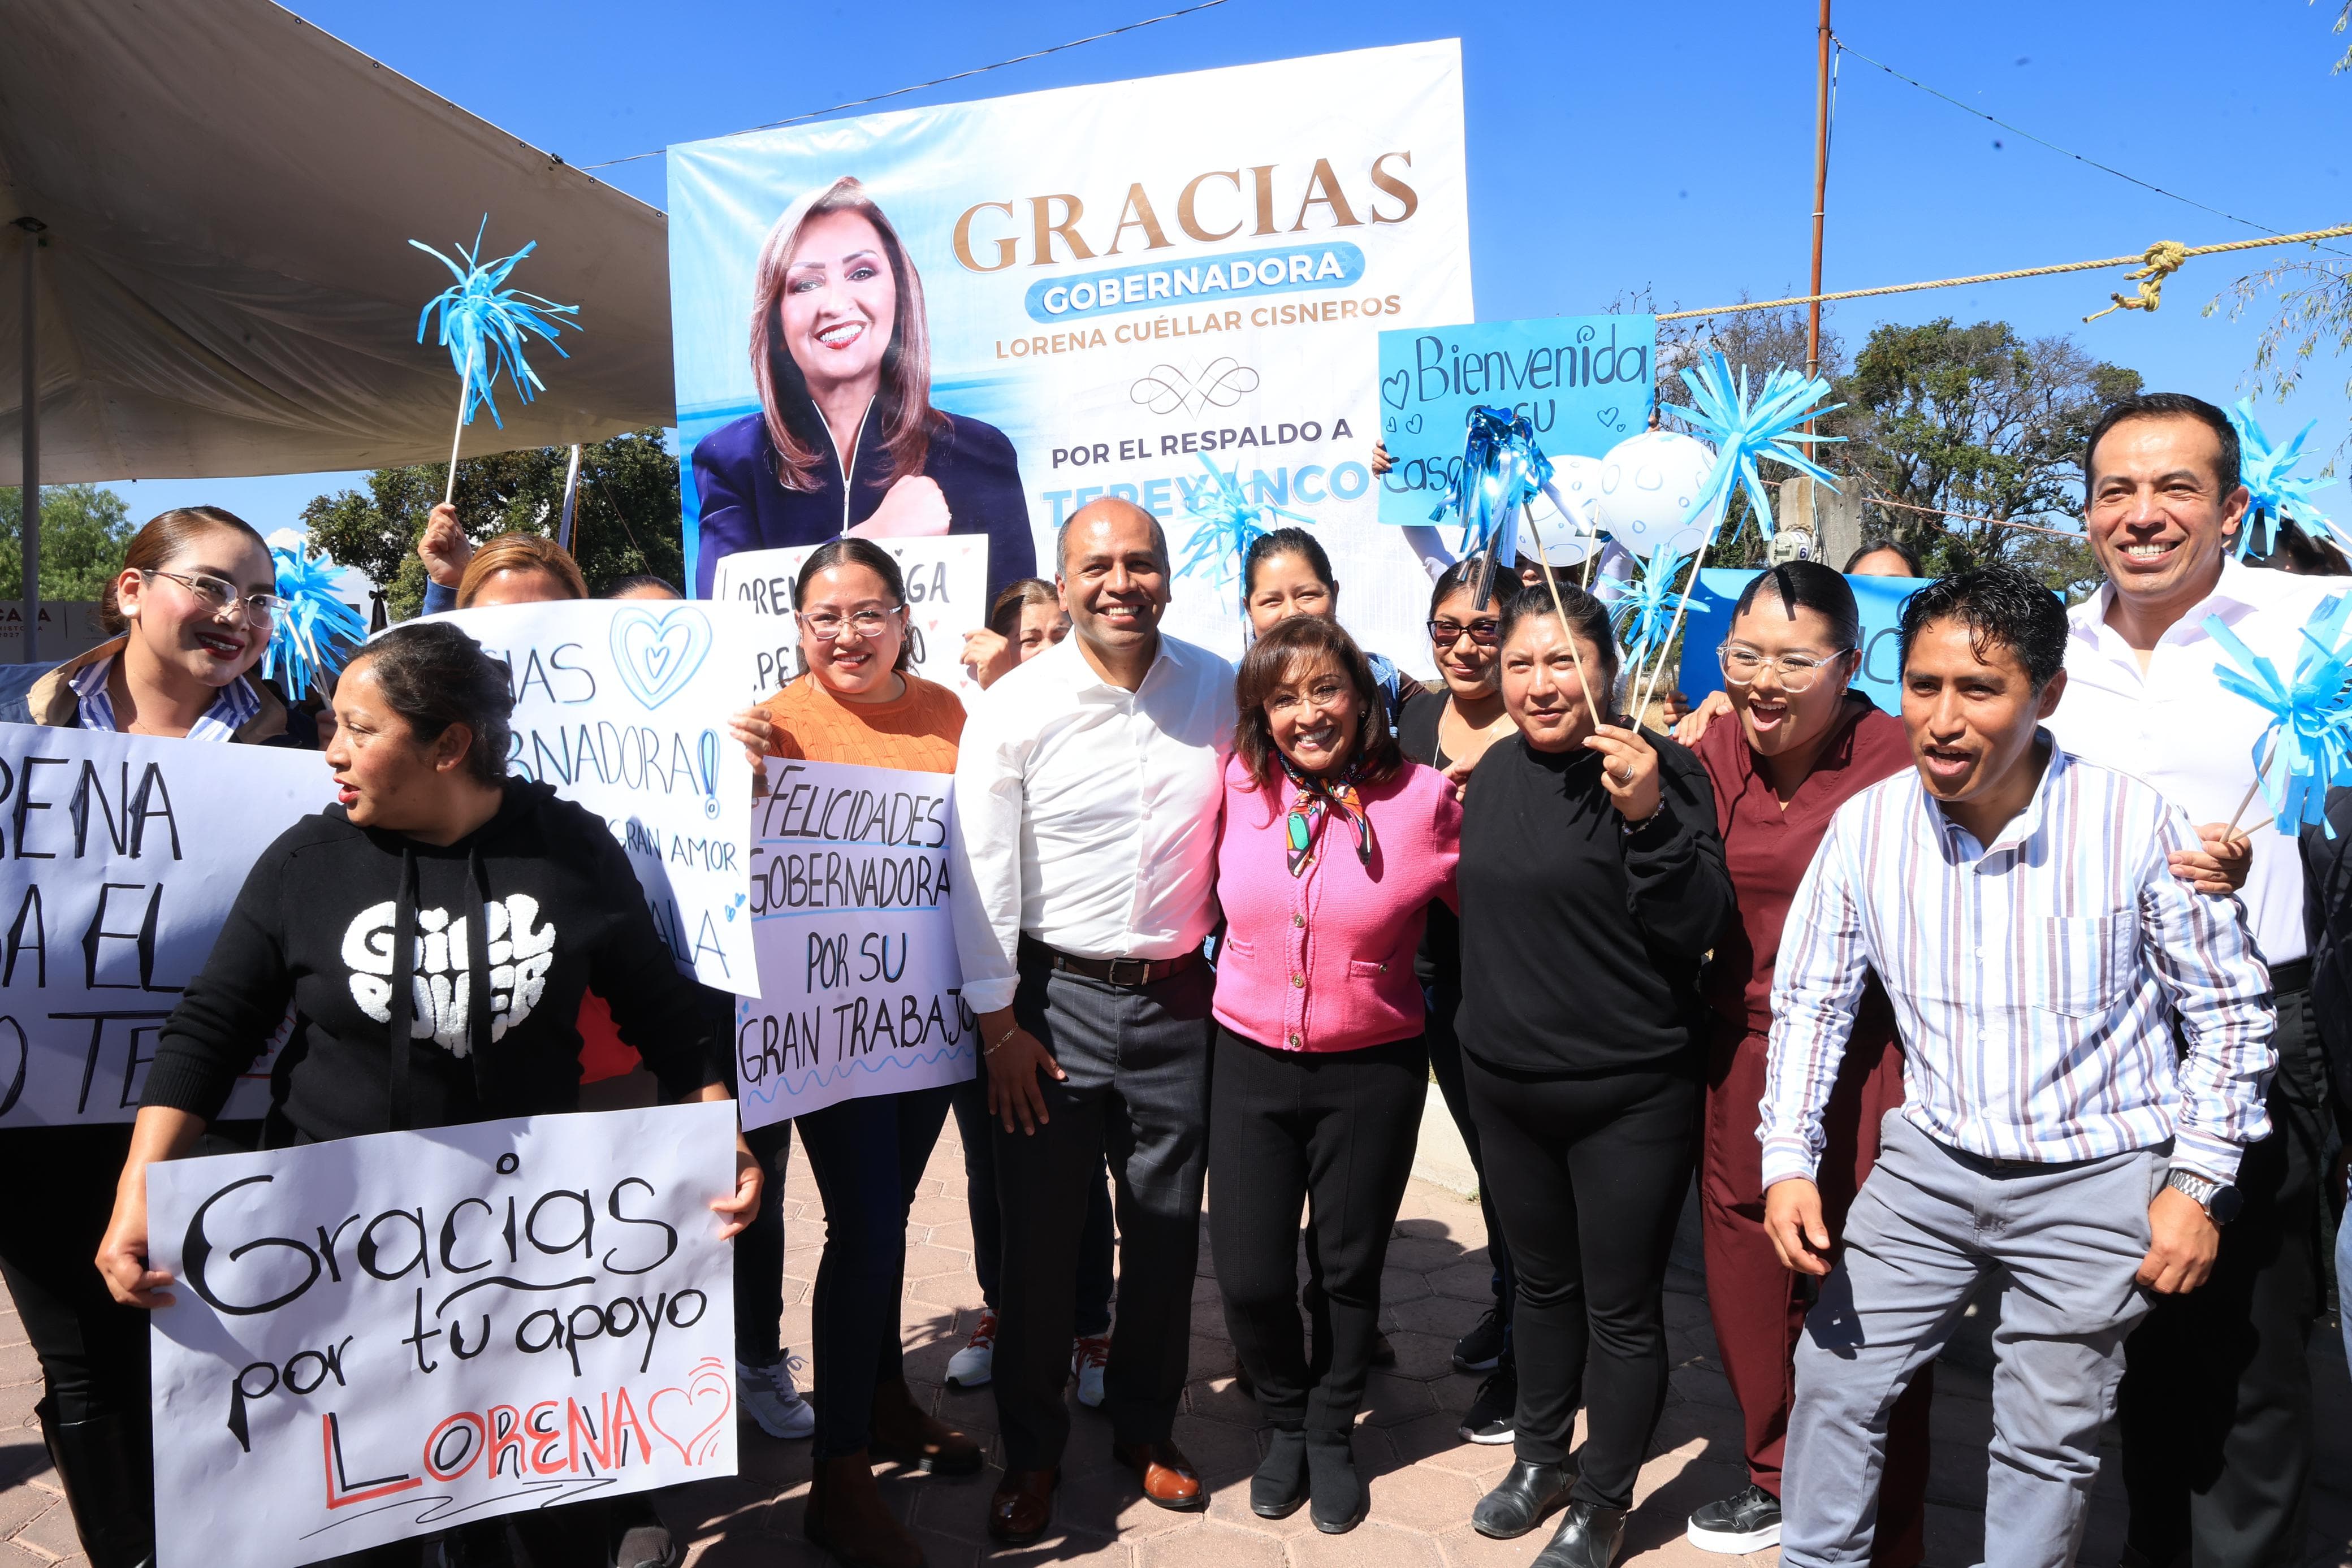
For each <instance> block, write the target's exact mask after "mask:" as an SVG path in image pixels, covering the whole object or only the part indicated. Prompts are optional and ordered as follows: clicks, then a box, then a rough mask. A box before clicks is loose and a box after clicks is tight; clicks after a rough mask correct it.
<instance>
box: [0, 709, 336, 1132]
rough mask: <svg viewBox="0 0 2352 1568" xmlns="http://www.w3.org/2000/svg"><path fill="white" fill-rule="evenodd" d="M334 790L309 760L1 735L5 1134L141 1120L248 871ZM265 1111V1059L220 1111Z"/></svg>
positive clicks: (21, 728) (212, 747) (137, 741)
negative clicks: (166, 1045) (168, 1022)
mask: <svg viewBox="0 0 2352 1568" xmlns="http://www.w3.org/2000/svg"><path fill="white" fill-rule="evenodd" d="M334 793H335V789H334V782H333V779H332V778H331V776H330V774H329V772H328V769H327V767H326V765H325V763H323V762H322V761H320V758H318V756H317V755H316V754H315V753H311V752H303V751H286V750H279V749H277V748H275V747H258V746H227V745H222V744H219V743H217V742H210V741H201V740H159V739H154V738H151V737H146V736H134V735H111V734H109V733H107V732H105V731H103V730H86V729H47V728H42V727H36V726H33V725H25V724H11V725H0V846H4V847H0V1128H6V1127H24V1126H54V1125H58V1124H64V1123H74V1122H127V1121H129V1120H131V1118H132V1117H133V1116H135V1115H137V1114H138V1112H139V1096H140V1093H141V1092H142V1090H143V1089H144V1088H145V1087H146V1081H147V1064H148V1062H149V1061H151V1060H152V1058H153V1056H154V1053H155V1038H156V1035H157V1034H158V1033H159V1032H160V1031H161V1030H162V1029H163V1020H164V1019H166V1018H168V1017H170V1016H171V1012H172V1009H173V1007H174V1006H175V1005H177V1003H178V1002H179V999H180V993H181V992H182V991H183V990H184V989H186V988H187V984H188V982H189V981H190V980H192V979H194V977H195V976H196V972H197V971H198V970H200V969H202V968H203V967H204V964H205V957H206V956H208V955H209V954H210V953H211V952H212V947H213V938H214V937H215V936H216V935H217V934H218V933H219V931H220V925H221V922H222V920H224V919H225V918H226V917H227V915H228V910H229V905H230V904H234V903H235V902H236V895H237V891H238V890H239V889H240V888H242V887H243V886H244V885H245V878H246V873H247V872H248V871H249V870H251V869H252V866H253V862H254V861H255V860H257V858H259V856H260V854H261V852H262V851H263V850H265V849H267V848H268V847H269V844H270V842H271V841H273V840H274V839H276V838H277V837H278V834H280V833H282V832H284V831H286V830H287V829H288V828H290V827H292V826H293V825H294V824H295V823H296V822H298V821H300V820H301V819H302V818H304V817H306V816H308V815H310V813H311V812H313V811H316V810H319V809H320V807H322V806H324V805H326V804H327V803H328V802H329V801H331V800H333V799H334ZM282 1039H283V1035H282V1032H281V1035H280V1040H282ZM276 1043H278V1042H273V1045H274V1044H276ZM268 1104H269V1061H268V1060H267V1059H265V1060H264V1061H260V1062H257V1064H256V1065H255V1068H254V1071H253V1075H252V1076H250V1077H248V1078H247V1080H246V1081H245V1082H243V1083H240V1084H239V1085H238V1087H237V1089H236V1092H234V1093H233V1094H232V1095H231V1097H230V1100H229V1103H228V1109H227V1111H226V1114H227V1115H229V1116H231V1117H249V1116H258V1115H260V1114H261V1113H262V1112H264V1111H265V1110H267V1109H268Z"/></svg>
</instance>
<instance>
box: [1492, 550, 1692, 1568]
mask: <svg viewBox="0 0 2352 1568" xmlns="http://www.w3.org/2000/svg"><path fill="white" fill-rule="evenodd" d="M1559 594H1560V599H1561V601H1564V604H1565V607H1566V610H1567V614H1566V617H1565V621H1566V622H1567V623H1566V624H1563V623H1562V622H1563V617H1562V616H1561V615H1560V614H1559V612H1558V611H1556V610H1555V609H1554V608H1553V599H1552V596H1551V594H1550V593H1549V592H1548V591H1545V590H1544V589H1541V588H1528V589H1522V590H1520V591H1518V592H1517V594H1515V595H1514V596H1513V597H1512V598H1511V599H1510V600H1509V601H1507V602H1506V603H1505V605H1504V607H1503V615H1502V625H1501V628H1500V631H1501V636H1502V645H1501V666H1502V688H1503V706H1504V707H1505V709H1506V710H1507V711H1508V712H1509V714H1510V716H1511V721H1512V722H1513V723H1514V724H1515V725H1517V727H1518V731H1519V733H1518V735H1517V737H1516V738H1513V739H1508V740H1498V741H1496V743H1495V744H1494V745H1492V746H1490V747H1487V749H1486V755H1485V756H1484V757H1482V758H1480V759H1479V762H1478V766H1477V768H1476V769H1475V771H1474V772H1473V773H1472V774H1471V776H1470V785H1469V789H1468V792H1467V794H1466V795H1465V797H1464V800H1463V819H1462V861H1461V866H1460V870H1459V872H1458V873H1457V878H1458V882H1459V884H1460V888H1461V893H1462V994H1463V998H1464V1000H1463V1003H1462V1011H1461V1015H1460V1021H1459V1024H1458V1026H1457V1027H1458V1031H1459V1033H1460V1035H1461V1040H1462V1075H1463V1079H1464V1081H1465V1087H1466V1088H1467V1089H1468V1091H1469V1100H1470V1114H1471V1117H1472V1118H1473V1120H1475V1122H1476V1124H1477V1126H1478V1145H1479V1152H1480V1155H1481V1156H1482V1158H1483V1161H1484V1165H1483V1167H1482V1168H1483V1173H1484V1176H1485V1180H1486V1183H1487V1185H1488V1186H1491V1188H1492V1189H1493V1194H1494V1202H1495V1212H1496V1215H1497V1217H1498V1218H1501V1220H1502V1222H1503V1234H1504V1235H1505V1237H1506V1238H1507V1239H1508V1240H1509V1242H1510V1247H1511V1262H1512V1266H1513V1268H1514V1269H1515V1270H1517V1291H1518V1300H1517V1303H1516V1305H1515V1307H1514V1310H1513V1312H1512V1318H1511V1341H1512V1348H1513V1349H1514V1350H1515V1351H1516V1352H1517V1356H1518V1367H1519V1387H1518V1411H1517V1416H1516V1418H1515V1421H1514V1426H1515V1427H1516V1433H1515V1441H1516V1442H1517V1448H1518V1458H1517V1462H1516V1463H1515V1464H1513V1465H1512V1467H1511V1469H1510V1470H1509V1472H1508V1473H1507V1475H1505V1476H1504V1478H1503V1479H1502V1480H1501V1481H1500V1482H1499V1483H1498V1484H1497V1485H1496V1487H1495V1489H1494V1490H1492V1491H1490V1492H1489V1493H1487V1495H1486V1499H1485V1500H1483V1501H1481V1502H1480V1503H1479V1504H1478V1507H1477V1510H1476V1511H1475V1513H1474V1514H1473V1515H1472V1518H1471V1523H1472V1524H1473V1526H1474V1527H1475V1528H1476V1530H1477V1531H1478V1532H1479V1533H1480V1534H1482V1535H1489V1536H1496V1537H1500V1538H1503V1539H1506V1540H1507V1539H1509V1538H1511V1537H1513V1536H1517V1535H1523V1534H1525V1533H1527V1532H1528V1531H1529V1530H1532V1529H1534V1528H1535V1525H1536V1523H1537V1521H1538V1520H1540V1519H1541V1518H1542V1517H1543V1515H1544V1514H1545V1513H1547V1512H1548V1511H1550V1510H1551V1509H1552V1508H1553V1507H1554V1506H1555V1505H1557V1504H1558V1503H1559V1502H1561V1501H1563V1500H1565V1501H1567V1503H1568V1505H1569V1507H1568V1513H1567V1516H1566V1517H1565V1518H1564V1519H1562V1520H1561V1521H1560V1525H1559V1530H1558V1531H1557V1532H1556V1533H1555V1534H1554V1535H1553V1537H1552V1539H1551V1542H1550V1543H1549V1545H1547V1546H1546V1547H1545V1548H1544V1550H1543V1551H1542V1552H1539V1553H1538V1555H1537V1557H1536V1563H1535V1568H1609V1565H1610V1563H1612V1562H1614V1561H1615V1559H1616V1556H1617V1552H1618V1548H1619V1547H1620V1545H1621V1544H1622V1538H1623V1532H1624V1526H1625V1515H1626V1512H1627V1511H1628V1510H1630V1509H1631V1507H1632V1506H1633V1480H1634V1476H1635V1474H1636V1472H1637V1471H1638V1470H1639V1469H1641V1464H1642V1459H1643V1456H1644V1454H1645V1453H1646V1452H1647V1450H1648V1446H1649V1441H1650V1435H1651V1432H1652V1431H1653V1429H1654V1428H1655V1427H1656V1426H1657V1421H1658V1414H1659V1411H1660V1410H1661V1409H1662V1408H1663V1407H1664V1404H1665V1397H1666V1337H1665V1322H1664V1297H1663V1294H1662V1292H1663V1291H1664V1285H1665V1272H1666V1252H1667V1249H1668V1247H1669V1245H1670V1244H1671V1243H1672V1241H1673V1239H1674V1231H1675V1217H1676V1215H1677V1214H1679V1213H1680V1211H1681V1208H1682V1202H1683V1195H1684V1193H1685V1191H1686V1190H1688V1188H1689V1186H1690V1179H1691V1167H1692V1165H1693V1163H1694V1159H1695V1153H1696V1134H1697V1131H1698V1113H1699V1078H1700V1067H1701V1052H1702V1043H1703V1041H1704V1040H1705V1039H1706V1036H1705V1034H1704V1033H1703V1032H1702V1028H1701V1026H1702V1022H1703V1020H1704V1019H1705V1018H1706V1004H1705V1002H1704V1001H1702V1000H1701V999H1700V995H1699V990H1698V976H1699V966H1700V964H1701V962H1702V961H1703V960H1704V959H1705V957H1706V952H1707V950H1708V949H1709V948H1710V947H1711V946H1714V943H1715V938H1716V936H1717V932H1718V931H1720V930H1721V928H1722V925H1723V922H1724V919H1725V917H1726V916H1727V915H1729V914H1730V913H1731V908H1732V895H1731V879H1730V877H1729V875H1728V874H1727V873H1726V871H1725V870H1724V862H1723V844H1722V842H1721V841H1720V840H1718V839H1717V837H1716V831H1715V796H1714V792H1713V791H1712V790H1711V789H1709V788H1708V787H1707V780H1706V770H1705V769H1704V768H1701V767H1700V766H1699V763H1698V759H1697V758H1695V757H1693V756H1692V755H1691V754H1690V753H1689V752H1687V751H1685V750H1684V749H1683V748H1682V747H1679V746H1676V745H1675V743H1674V742H1673V741H1671V740H1668V739H1667V738H1666V737H1664V736H1663V735H1657V734H1654V733H1651V732H1646V731H1642V730H1638V729H1635V728H1634V727H1632V722H1631V721H1630V720H1627V719H1623V718H1610V719H1607V720H1605V721H1603V722H1601V723H1598V724H1596V723H1595V716H1594V714H1593V711H1592V710H1593V708H1594V706H1596V705H1601V704H1606V703H1608V702H1609V700H1610V698H1611V697H1612V695H1614V694H1615V690H1616V683H1617V646H1616V643H1615V641H1614V639H1613V638H1612V637H1611V635H1610V630H1609V615H1608V612H1607V611H1606V610H1604V609H1602V608H1601V603H1600V601H1598V600H1596V599H1594V598H1593V597H1592V596H1591V594H1589V593H1586V592H1584V591H1582V590H1580V589H1577V588H1574V587H1563V588H1561V589H1560V591H1559ZM1603 711H1604V712H1606V711H1608V710H1607V709H1605V708H1604V709H1603ZM1579 1405H1581V1406H1584V1411H1585V1420H1586V1425H1587V1427H1588V1433H1587V1437H1586V1440H1585V1444H1584V1448H1583V1451H1582V1453H1581V1454H1580V1456H1579V1464H1578V1466H1577V1467H1575V1468H1571V1467H1570V1464H1569V1448H1570V1428H1571V1427H1572V1426H1573V1425H1574V1422H1575V1418H1576V1410H1577V1406H1579Z"/></svg>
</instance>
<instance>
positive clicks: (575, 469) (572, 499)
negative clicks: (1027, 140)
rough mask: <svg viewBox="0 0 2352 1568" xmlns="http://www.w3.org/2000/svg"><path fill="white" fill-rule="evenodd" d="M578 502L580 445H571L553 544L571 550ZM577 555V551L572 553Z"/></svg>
mask: <svg viewBox="0 0 2352 1568" xmlns="http://www.w3.org/2000/svg"><path fill="white" fill-rule="evenodd" d="M579 502H580V444H579V443H578V442H576V441H575V442H573V443H572V463H571V465H570V466H569V467H567V468H566V469H564V471H563V519H562V522H560V523H558V524H557V525H556V528H555V542H556V543H557V544H559V545H561V546H562V547H563V548H564V549H567V550H570V549H572V510H573V508H574V507H577V506H578V505H579ZM572 553H573V554H575V555H576V554H578V553H579V552H578V551H577V550H573V551H572Z"/></svg>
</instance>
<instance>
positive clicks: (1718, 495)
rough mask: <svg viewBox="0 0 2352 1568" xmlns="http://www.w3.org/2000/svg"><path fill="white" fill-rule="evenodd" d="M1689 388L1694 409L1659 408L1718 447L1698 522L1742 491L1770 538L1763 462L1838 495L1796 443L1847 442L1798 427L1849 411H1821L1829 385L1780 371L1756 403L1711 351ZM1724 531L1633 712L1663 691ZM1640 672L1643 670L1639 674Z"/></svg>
mask: <svg viewBox="0 0 2352 1568" xmlns="http://www.w3.org/2000/svg"><path fill="white" fill-rule="evenodd" d="M1682 378H1683V385H1684V386H1685V387H1686V388H1688V389H1689V391H1690V394H1691V401H1690V402H1689V403H1688V404H1687V405H1685V404H1682V403H1672V402H1669V403H1661V404H1660V405H1659V408H1660V412H1662V413H1670V414H1673V415H1674V416H1675V418H1676V419H1679V420H1681V421H1682V422H1683V423H1685V424H1689V425H1692V426H1695V427H1696V428H1697V429H1698V430H1700V431H1701V432H1703V433H1705V434H1707V435H1709V436H1712V437H1713V438H1714V440H1715V466H1714V468H1713V469H1712V470H1711V471H1710V472H1709V473H1708V475H1707V477H1706V483H1705V484H1704V485H1702V486H1699V493H1698V495H1697V497H1696V498H1695V499H1694V500H1693V501H1692V503H1691V509H1690V516H1691V517H1693V518H1697V517H1705V516H1706V510H1707V508H1708V507H1711V506H1714V505H1715V504H1716V503H1717V502H1718V501H1727V500H1728V499H1729V497H1730V495H1731V492H1732V490H1733V488H1734V487H1735V486H1737V487H1738V488H1739V489H1741V490H1744V491H1745V492H1746V493H1747V496H1748V505H1749V506H1750V507H1753V508H1754V509H1755V512H1756V526H1757V528H1759V530H1760V531H1761V532H1762V534H1763V536H1764V537H1765V538H1768V539H1769V538H1771V537H1772V498H1771V497H1770V496H1769V495H1768V494H1767V493H1766V491H1765V488H1764V479H1763V476H1761V475H1760V474H1759V473H1758V471H1757V467H1756V465H1757V464H1758V462H1759V461H1760V460H1762V459H1764V458H1770V459H1771V460H1772V461H1774V462H1776V463H1781V464H1785V465H1788V466H1789V467H1791V468H1794V469H1796V470H1797V471H1798V472H1799V473H1801V474H1807V475H1810V476H1812V477H1813V478H1814V479H1815V480H1817V481H1818V482H1820V483H1822V484H1824V485H1827V486H1829V487H1830V488H1831V489H1832V490H1834V489H1836V488H1837V487H1838V486H1837V481H1836V479H1835V478H1833V477H1832V476H1831V474H1830V472H1829V470H1827V469H1825V468H1823V467H1822V465H1820V464H1818V463H1815V462H1814V461H1813V460H1812V459H1811V457H1809V456H1807V455H1805V454H1804V452H1802V451H1801V450H1800V449H1799V448H1798V447H1797V446H1796V445H1792V444H1791V443H1802V444H1804V445H1806V446H1812V445H1816V444H1821V443H1822V442H1832V441H1842V440H1843V439H1844V437H1843V436H1836V435H1816V434H1812V433H1811V432H1809V431H1801V430H1799V429H1798V428H1797V427H1798V426H1799V425H1801V424H1802V423H1805V422H1806V421H1807V420H1810V419H1815V418H1818V417H1819V416H1821V415H1822V414H1824V413H1831V412H1832V411H1833V410H1836V409H1840V408H1843V407H1844V406H1845V405H1844V404H1843V403H1832V404H1830V405H1829V406H1828V407H1822V399H1823V398H1825V397H1827V396H1829V395H1830V383H1829V382H1825V381H1823V380H1822V378H1821V377H1819V376H1806V375H1801V374H1800V373H1798V372H1797V371H1792V370H1790V369H1789V368H1788V367H1787V366H1786V365H1780V366H1776V367H1774V369H1773V371H1772V373H1771V374H1770V375H1769V376H1766V377H1764V378H1763V381H1762V383H1761V385H1759V387H1758V388H1757V390H1756V392H1755V394H1754V395H1753V396H1750V395H1749V392H1748V368H1747V367H1746V366H1745V365H1743V366H1741V367H1740V368H1739V371H1738V373H1737V375H1735V374H1734V373H1733V371H1732V368H1731V362H1730V361H1728V360H1727V359H1725V358H1724V356H1723V354H1722V351H1721V350H1709V351H1708V352H1707V353H1706V355H1705V356H1704V357H1702V358H1701V359H1700V361H1699V362H1698V363H1697V364H1696V365H1691V366H1687V367H1685V369H1684V371H1683V372H1682ZM1720 531H1721V528H1720V525H1719V523H1710V524H1708V526H1707V528H1706V535H1705V537H1704V538H1702V539H1701V540H1700V542H1699V546H1698V549H1697V550H1696V552H1694V553H1693V555H1692V556H1691V568H1690V580H1688V581H1687V582H1685V584H1684V585H1683V601H1684V602H1683V603H1682V604H1678V605H1676V606H1675V617H1674V624H1673V626H1672V628H1671V629H1669V631H1668V632H1667V634H1666V640H1665V642H1664V643H1661V644H1660V645H1659V647H1658V651H1657V662H1656V663H1655V664H1653V665H1652V666H1651V669H1650V674H1649V679H1648V681H1647V682H1646V683H1645V684H1644V685H1642V686H1641V687H1640V688H1639V690H1640V694H1641V695H1640V696H1639V698H1638V700H1636V701H1635V703H1634V705H1633V712H1634V713H1635V715H1637V716H1638V715H1640V714H1641V713H1642V712H1643V710H1645V709H1646V708H1648V706H1650V698H1651V696H1652V695H1654V694H1655V692H1656V689H1657V685H1658V677H1659V676H1660V675H1661V674H1664V672H1665V667H1666V655H1667V653H1669V652H1670V651H1671V648H1672V645H1673V643H1674V639H1675V635H1676V634H1677V633H1679V632H1681V630H1682V619H1683V611H1684V610H1685V608H1686V607H1687V605H1688V603H1689V599H1690V594H1691V591H1692V590H1694V589H1695V588H1696V587H1697V586H1698V573H1699V568H1700V567H1701V566H1703V565H1704V564H1705V563H1706V552H1707V550H1708V549H1710V548H1712V547H1713V545H1714V544H1715V540H1716V536H1717V534H1718V533H1719V532H1720ZM1637 673H1638V667H1637Z"/></svg>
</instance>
